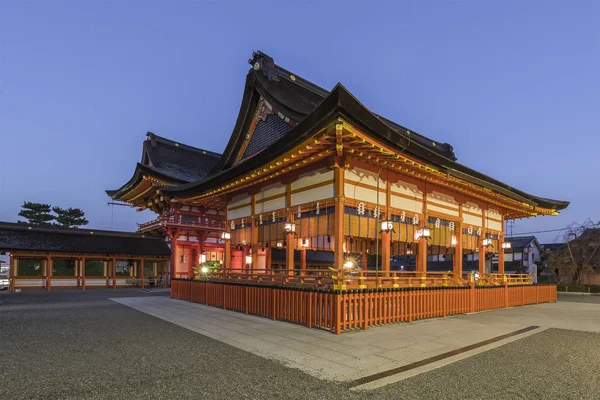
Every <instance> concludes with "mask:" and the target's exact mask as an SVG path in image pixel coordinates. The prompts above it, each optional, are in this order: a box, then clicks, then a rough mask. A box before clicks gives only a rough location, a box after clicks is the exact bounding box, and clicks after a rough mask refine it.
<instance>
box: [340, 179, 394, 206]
mask: <svg viewBox="0 0 600 400" xmlns="http://www.w3.org/2000/svg"><path fill="white" fill-rule="evenodd" d="M383 187H384V188H385V186H383ZM344 196H345V197H346V198H348V199H356V200H361V201H367V202H369V203H373V204H376V203H379V205H381V206H385V205H386V204H387V199H386V195H385V192H379V202H378V201H377V190H373V189H368V188H364V187H362V186H357V185H356V184H352V183H345V184H344Z"/></svg>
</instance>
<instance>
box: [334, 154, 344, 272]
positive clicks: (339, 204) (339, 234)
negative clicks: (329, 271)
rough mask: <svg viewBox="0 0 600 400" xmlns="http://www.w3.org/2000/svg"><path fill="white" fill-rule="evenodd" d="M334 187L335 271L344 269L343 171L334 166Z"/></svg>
mask: <svg viewBox="0 0 600 400" xmlns="http://www.w3.org/2000/svg"><path fill="white" fill-rule="evenodd" d="M334 185H335V216H334V221H335V223H334V232H335V233H334V235H335V236H334V238H333V240H334V244H333V252H334V253H333V266H334V268H335V269H338V270H341V269H342V268H344V207H345V197H344V169H343V168H342V167H341V166H339V165H336V166H335V167H334Z"/></svg>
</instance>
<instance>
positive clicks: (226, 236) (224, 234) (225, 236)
mask: <svg viewBox="0 0 600 400" xmlns="http://www.w3.org/2000/svg"><path fill="white" fill-rule="evenodd" d="M221 239H223V240H229V239H231V233H229V232H222V233H221Z"/></svg>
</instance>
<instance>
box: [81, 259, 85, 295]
mask: <svg viewBox="0 0 600 400" xmlns="http://www.w3.org/2000/svg"><path fill="white" fill-rule="evenodd" d="M81 289H82V290H85V257H82V258H81Z"/></svg>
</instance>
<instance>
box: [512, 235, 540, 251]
mask: <svg viewBox="0 0 600 400" xmlns="http://www.w3.org/2000/svg"><path fill="white" fill-rule="evenodd" d="M506 241H507V242H510V247H511V249H512V250H521V249H524V248H525V247H527V245H528V244H529V243H531V242H534V245H535V243H537V240H536V238H535V236H514V237H507V238H506ZM538 246H539V244H538Z"/></svg>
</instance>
